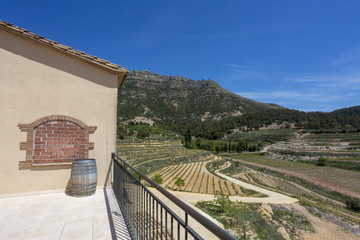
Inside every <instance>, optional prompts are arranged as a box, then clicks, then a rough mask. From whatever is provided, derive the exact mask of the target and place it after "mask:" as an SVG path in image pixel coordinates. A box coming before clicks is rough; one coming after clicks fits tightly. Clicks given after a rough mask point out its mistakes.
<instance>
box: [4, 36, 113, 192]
mask: <svg viewBox="0 0 360 240" xmlns="http://www.w3.org/2000/svg"><path fill="white" fill-rule="evenodd" d="M117 87H118V78H117V75H114V74H110V73H108V72H105V71H103V70H101V69H98V68H95V67H93V66H90V65H88V64H86V63H82V62H79V61H77V60H74V59H73V58H71V57H67V56H63V55H62V54H60V53H57V52H54V51H51V50H48V49H45V48H43V47H40V46H37V45H35V44H33V43H29V42H27V41H24V40H23V39H20V38H17V37H14V36H12V35H10V34H7V33H4V32H0V129H1V134H0V153H1V156H0V164H1V165H0V197H2V196H11V195H27V194H31V193H38V192H42V191H54V190H55V191H63V190H65V187H66V185H67V183H68V181H69V179H70V173H71V167H59V166H57V167H47V168H41V167H37V168H31V169H20V168H19V161H24V160H25V152H26V151H23V150H20V147H19V144H20V142H25V141H26V133H25V132H21V131H20V129H19V128H18V124H19V123H24V124H28V123H31V122H33V121H35V120H37V119H39V118H42V117H45V116H50V115H66V116H70V117H73V118H76V119H79V120H80V121H82V122H84V123H85V124H86V125H88V126H97V130H96V131H95V133H94V134H90V142H94V145H95V147H94V149H93V150H90V151H89V157H90V158H95V159H96V161H97V168H98V187H103V186H104V184H105V179H106V175H107V172H108V169H109V166H110V163H111V159H110V158H111V152H114V151H115V148H116V106H117V91H118V90H117Z"/></svg>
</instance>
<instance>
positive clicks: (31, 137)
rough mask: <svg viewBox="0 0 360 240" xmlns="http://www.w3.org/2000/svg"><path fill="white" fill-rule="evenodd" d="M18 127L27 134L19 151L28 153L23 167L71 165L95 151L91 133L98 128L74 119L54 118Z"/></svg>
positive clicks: (21, 164)
mask: <svg viewBox="0 0 360 240" xmlns="http://www.w3.org/2000/svg"><path fill="white" fill-rule="evenodd" d="M18 127H19V128H20V130H21V131H22V132H27V137H26V142H20V150H25V151H26V157H25V161H20V162H19V167H20V168H28V167H33V166H36V167H38V166H50V165H51V166H52V165H56V166H57V165H61V166H63V165H71V164H72V161H73V160H74V159H78V158H88V157H89V150H92V149H94V143H93V142H89V134H93V133H94V132H95V130H96V128H97V127H96V126H87V125H86V124H85V123H83V122H82V121H80V120H78V119H76V118H73V117H69V116H65V115H52V116H47V117H43V118H40V119H38V120H36V121H34V122H32V123H29V124H22V123H20V124H18Z"/></svg>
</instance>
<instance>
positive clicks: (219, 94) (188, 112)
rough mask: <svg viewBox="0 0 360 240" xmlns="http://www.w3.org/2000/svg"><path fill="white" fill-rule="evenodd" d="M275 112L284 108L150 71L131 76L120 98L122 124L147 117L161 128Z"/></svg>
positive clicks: (211, 84) (207, 82)
mask: <svg viewBox="0 0 360 240" xmlns="http://www.w3.org/2000/svg"><path fill="white" fill-rule="evenodd" d="M272 108H276V109H277V108H282V107H281V106H278V105H275V104H265V103H259V102H256V101H253V100H250V99H247V98H243V97H241V96H239V95H237V94H235V93H232V92H229V91H228V90H226V89H224V88H222V87H221V86H220V85H219V84H218V83H217V82H215V81H213V80H200V81H194V80H191V79H189V78H185V77H179V76H166V75H160V74H157V73H152V72H150V71H138V70H135V71H132V72H130V73H129V74H128V76H127V77H126V79H125V82H124V84H123V86H122V88H121V90H120V92H119V95H118V114H119V118H120V120H131V119H135V117H145V118H148V119H151V120H153V121H155V122H157V123H160V124H162V123H166V124H173V123H179V122H183V121H191V120H199V119H201V120H207V119H214V120H220V119H222V118H225V117H228V116H238V115H242V114H245V113H251V112H257V111H262V110H268V109H272Z"/></svg>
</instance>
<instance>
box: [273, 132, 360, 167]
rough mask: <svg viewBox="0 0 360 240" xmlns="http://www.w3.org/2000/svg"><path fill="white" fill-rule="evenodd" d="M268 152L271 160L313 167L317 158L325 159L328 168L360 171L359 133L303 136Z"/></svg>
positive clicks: (278, 145)
mask: <svg viewBox="0 0 360 240" xmlns="http://www.w3.org/2000/svg"><path fill="white" fill-rule="evenodd" d="M268 151H269V153H270V154H269V156H270V157H272V158H276V159H283V160H291V161H302V162H305V163H309V164H313V165H315V164H316V162H317V160H318V159H319V157H325V158H326V159H327V160H328V166H329V167H335V168H343V169H349V170H354V171H360V133H359V132H355V133H337V134H313V135H309V134H305V135H303V136H301V137H299V138H297V139H292V140H290V141H286V142H279V143H276V144H273V145H271V147H269V148H268Z"/></svg>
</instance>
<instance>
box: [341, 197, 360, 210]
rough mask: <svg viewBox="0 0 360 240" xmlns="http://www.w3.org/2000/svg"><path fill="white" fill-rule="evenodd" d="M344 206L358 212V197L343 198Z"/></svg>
mask: <svg viewBox="0 0 360 240" xmlns="http://www.w3.org/2000/svg"><path fill="white" fill-rule="evenodd" d="M345 205H346V208H348V209H350V210H353V211H355V212H360V199H359V198H349V199H347V200H345Z"/></svg>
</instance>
